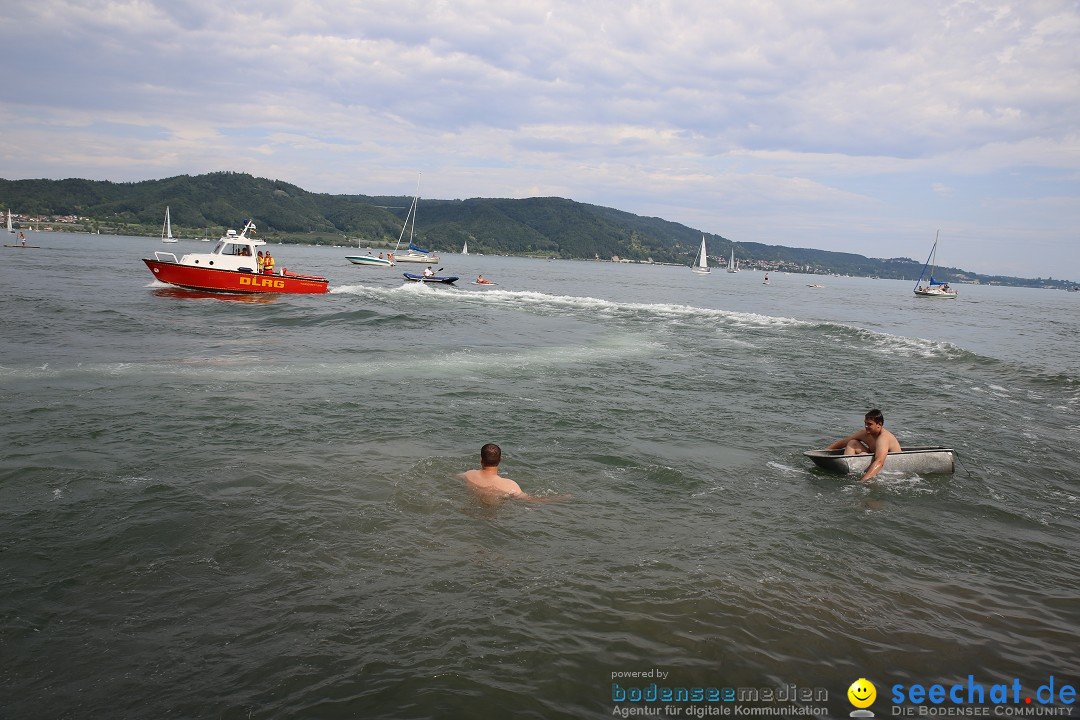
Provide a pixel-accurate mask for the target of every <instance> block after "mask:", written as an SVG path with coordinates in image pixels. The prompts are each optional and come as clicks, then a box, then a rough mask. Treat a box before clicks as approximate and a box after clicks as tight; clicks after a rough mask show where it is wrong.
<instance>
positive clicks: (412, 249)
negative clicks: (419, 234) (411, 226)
mask: <svg viewBox="0 0 1080 720" xmlns="http://www.w3.org/2000/svg"><path fill="white" fill-rule="evenodd" d="M409 251H410V252H417V253H423V254H424V255H430V254H431V251H430V250H425V249H424V248H421V247H416V245H413V244H412V243H409Z"/></svg>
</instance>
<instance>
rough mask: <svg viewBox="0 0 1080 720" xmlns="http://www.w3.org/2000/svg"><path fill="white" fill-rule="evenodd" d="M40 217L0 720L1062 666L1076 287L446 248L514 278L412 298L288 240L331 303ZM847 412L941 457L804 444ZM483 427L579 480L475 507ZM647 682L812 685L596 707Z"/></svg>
mask: <svg viewBox="0 0 1080 720" xmlns="http://www.w3.org/2000/svg"><path fill="white" fill-rule="evenodd" d="M31 240H32V242H33V243H34V244H38V245H41V246H42V247H41V248H40V249H36V250H17V249H10V248H4V249H3V250H4V252H3V253H2V255H0V298H2V304H3V305H2V306H3V312H2V313H0V406H2V407H3V418H4V426H3V438H4V440H3V445H2V448H3V449H2V450H0V573H2V575H0V578H2V582H0V616H2V619H3V622H2V629H0V652H2V657H3V662H2V664H0V717H3V718H9V717H10V718H31V717H42V718H45V717H48V718H83V717H110V718H149V717H177V718H210V717H213V718H284V717H296V718H301V717H302V718H452V717H461V718H482V719H486V718H492V719H494V718H507V717H515V718H516V717H523V718H590V717H595V718H601V717H612V716H613V713H620V712H621V711H622V710H626V709H628V708H633V709H636V710H638V711H641V712H645V711H652V710H655V711H657V712H663V713H667V716H675V715H677V716H681V717H689V716H698V717H701V716H705V715H706V714H707V713H712V712H716V713H720V712H723V711H725V710H726V711H728V712H729V713H730V712H732V711H733V709H738V708H744V709H745V708H760V709H764V710H768V711H773V712H774V716H785V717H787V716H790V717H795V716H800V712H804V711H805V712H811V713H813V714H817V715H819V716H834V717H847V716H848V714H849V712H850V711H852V710H853V706H852V704H851V703H850V702H849V700H848V696H847V690H848V687H849V686H850V685H851V684H852V683H853V682H854V681H855V680H857V679H859V678H866V679H868V680H870V681H871V682H872V683H873V684H874V685H875V686H876V688H877V700H876V702H875V704H874V705H873V708H872V710H873V711H876V713H877V716H878V717H884V716H888V715H891V714H894V713H895V712H896V710H897V708H893V707H891V706H892V705H893V704H894V703H893V700H892V699H891V698H892V696H893V694H894V692H895V690H894V689H893V688H894V686H897V685H900V686H902V689H903V688H910V687H911V686H913V685H923V686H926V687H929V686H930V685H933V684H935V683H940V684H943V685H944V686H946V687H949V686H951V685H954V684H959V683H963V684H964V685H965V690H964V692H965V693H966V692H967V690H966V688H967V684H968V683H969V682H974V683H981V684H982V685H985V686H986V688H987V689H988V690H989V688H990V687H991V686H993V685H995V684H1002V685H1007V686H1009V687H1010V688H1012V687H1013V683H1014V681H1015V682H1016V683H1017V684H1018V687H1021V688H1022V690H1020V691H1019V692H1020V693H1021V695H1020V696H1019V704H1012V705H1009V706H1008V708H1006V709H1009V710H1011V709H1017V710H1022V709H1023V706H1024V705H1025V703H1024V698H1027V697H1031V698H1033V699H1036V695H1035V693H1036V692H1037V691H1038V688H1039V687H1040V686H1043V685H1046V684H1047V683H1048V682H1049V680H1050V678H1051V676H1052V677H1053V679H1054V680H1053V682H1054V683H1055V687H1056V688H1057V689H1059V690H1060V688H1061V686H1062V685H1064V684H1071V685H1072V686H1074V687H1075V686H1077V685H1080V660H1078V659H1077V652H1076V647H1077V631H1078V628H1080V600H1078V598H1077V590H1076V587H1077V581H1078V578H1080V560H1078V557H1080V532H1078V531H1080V521H1078V514H1080V359H1078V357H1077V353H1076V346H1077V345H1076V337H1077V334H1078V332H1080V295H1077V294H1070V293H1065V292H1060V291H1049V290H1034V289H1021V288H1004V287H973V286H960V288H959V289H960V298H959V299H958V300H956V301H948V300H947V301H941V300H927V299H920V298H916V297H915V296H914V295H913V294H912V292H911V289H912V286H913V285H914V282H898V281H888V280H870V279H862V278H840V277H822V276H808V275H786V274H777V273H773V274H771V275H770V284H769V285H767V286H766V285H763V284H762V274H761V273H757V272H745V271H744V272H740V273H738V274H729V273H725V272H723V271H719V270H714V272H713V273H712V274H711V275H709V276H704V277H702V276H697V275H694V274H692V273H691V272H690V270H689V269H688V268H675V267H647V266H638V265H614V264H610V263H595V262H570V261H543V260H529V259H521V258H500V257H481V256H468V257H462V256H457V255H446V256H444V257H443V259H442V261H441V262H440V263H439V265H440V266H442V267H443V268H444V272H443V274H448V273H452V274H457V275H460V276H462V278H463V280H471V279H472V278H474V277H475V276H476V274H477V273H483V274H484V275H485V276H486V277H489V278H490V279H493V280H495V281H497V282H498V283H499V284H498V285H497V286H496V287H479V286H476V285H472V284H470V283H464V282H463V283H462V284H461V285H459V286H458V287H452V288H451V287H429V286H420V285H415V284H404V283H402V282H401V272H402V271H415V270H416V268H417V267H421V266H408V265H399V266H398V267H397V268H396V269H379V268H368V267H356V266H352V265H349V264H348V263H347V262H346V261H345V260H344V256H345V255H346V254H347V253H349V252H350V251H349V250H348V249H345V248H325V247H323V248H319V247H296V246H282V247H274V248H273V250H274V254H275V257H276V258H277V263H278V266H279V267H280V266H285V267H288V268H289V269H292V270H295V271H298V272H306V273H315V274H322V275H325V276H326V277H328V278H330V280H331V288H332V292H331V294H329V295H325V296H278V297H263V298H255V299H254V300H250V299H249V300H247V301H245V300H239V299H235V298H225V297H213V296H203V295H200V294H197V293H188V292H184V291H178V290H175V289H170V288H167V287H164V286H162V285H160V284H159V283H157V282H155V281H154V280H153V278H152V277H151V275H150V273H149V271H148V270H147V269H146V268H145V266H144V265H143V264H142V263H141V262H140V258H141V257H146V256H149V255H150V253H152V252H154V251H155V250H161V249H167V250H175V251H178V252H189V251H206V250H207V249H208V248H209V246H208V245H206V244H202V243H197V242H191V241H181V243H179V245H174V246H168V247H167V248H163V246H162V245H161V244H160V243H159V242H157V241H155V240H153V239H146V238H143V239H136V238H115V237H106V236H85V235H68V234H50V233H35V234H33V235H32V238H31ZM809 284H821V285H823V287H820V288H811V287H808V285H809ZM870 407H879V408H881V409H882V410H883V412H884V414H885V417H886V427H888V428H890V429H891V430H892V431H893V432H895V433H896V435H897V437H898V438H899V439H900V441H901V443H905V444H915V445H946V446H950V447H955V448H956V449H957V450H958V451H959V457H960V465H959V466H958V468H957V472H956V473H955V474H953V475H936V476H933V475H932V476H926V477H920V476H918V475H912V474H910V473H908V474H884V475H881V476H879V478H878V479H876V480H875V481H874V482H872V483H869V484H867V485H860V484H858V483H857V482H855V481H854V479H853V478H851V477H837V476H834V475H830V474H828V473H825V472H823V471H820V470H816V469H815V468H813V466H812V465H811V464H810V463H809V462H808V461H807V460H806V459H805V458H804V457H803V455H802V452H803V451H804V450H807V449H811V448H817V447H823V446H824V445H826V444H827V443H829V442H831V441H833V440H836V439H838V438H840V437H842V436H844V435H847V434H848V433H850V432H852V431H854V430H855V429H857V428H858V427H860V426H861V423H862V415H863V413H864V412H865V411H866V410H867V409H868V408H870ZM489 441H494V442H498V443H499V444H500V445H501V446H502V449H503V452H504V462H503V466H502V470H503V474H504V475H506V476H508V477H511V478H513V479H514V480H516V481H518V482H519V483H520V484H521V485H522V487H523V488H524V489H525V490H526V491H527V492H529V493H532V494H536V495H554V494H570V495H572V497H571V498H570V499H569V500H566V501H563V502H552V503H544V504H532V503H520V502H511V503H507V504H504V505H503V506H501V507H498V508H490V507H486V506H483V505H481V504H479V503H478V502H477V501H476V500H475V499H474V498H472V497H471V496H470V495H469V493H468V492H467V491H466V489H465V488H464V487H463V485H462V483H461V482H460V481H459V480H457V479H456V478H455V475H456V474H457V473H459V472H461V471H463V470H466V469H469V468H471V467H476V466H477V463H478V451H479V448H480V446H481V445H482V444H484V443H485V442H489ZM656 671H659V672H660V673H663V675H657V673H656ZM628 673H653V674H652V676H650V675H647V674H646V675H640V674H639V675H637V676H633V675H628ZM969 676H971V680H970V681H969ZM613 684H614V686H613ZM651 684H656V685H657V686H658V687H659V688H660V689H661V690H663V688H680V687H682V688H706V689H707V688H774V689H775V688H784V689H787V688H791V686H795V687H796V688H798V689H799V691H801V690H802V689H818V690H820V691H823V692H825V693H826V694H827V699H826V698H822V697H820V696H819V697H817V698H816V699H815V700H813V701H806V700H800V701H799V702H798V703H796V704H792V703H790V702H786V700H783V701H782V699H780V693H777V695H776V697H774V698H773V699H772V700H762V699H761V698H760V697H759V700H758V701H755V702H743V703H732V702H724V701H723V700H708V699H705V700H702V701H679V702H673V703H660V702H645V701H639V702H633V701H630V700H627V701H621V700H620V699H619V697H618V696H619V693H620V692H626V691H627V690H629V692H630V693H631V694H633V693H634V692H635V690H634V688H638V689H644V690H643V692H648V688H649V686H650V685H651ZM1010 692H1011V690H1010ZM1011 700H1012V698H1011V696H1010V702H1011ZM987 703H989V698H987ZM1055 703H1056V706H1057V707H1064V708H1071V709H1072V711H1073V714H1074V716H1075V715H1076V714H1077V713H1078V712H1080V711H1078V709H1077V708H1076V705H1075V703H1071V704H1070V703H1068V702H1064V703H1063V702H1061V700H1060V698H1058V699H1057V700H1055ZM1035 707H1036V709H1038V708H1041V707H1042V706H1041V704H1040V702H1038V700H1037V699H1036V702H1035ZM899 709H900V710H903V709H917V706H915V705H911V704H910V703H907V704H906V705H905V706H904V707H901V708H899ZM954 709H955V708H954ZM998 709H1001V708H998ZM695 714H696V715H695Z"/></svg>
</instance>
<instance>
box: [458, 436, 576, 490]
mask: <svg viewBox="0 0 1080 720" xmlns="http://www.w3.org/2000/svg"><path fill="white" fill-rule="evenodd" d="M501 462H502V450H501V449H500V448H499V446H498V445H496V444H495V443H488V444H487V445H485V446H484V447H482V448H480V469H479V470H469V471H467V472H463V473H461V474H460V475H458V477H459V478H462V479H463V480H465V482H466V484H467V485H468V486H469V489H470V490H472V491H473V492H475V493H476V494H477V495H478V496H479V497H480V499H481V500H482V501H484V502H486V503H496V502H498V501H500V500H506V499H514V500H527V501H529V502H551V501H553V500H563V499H564V498H566V497H567V496H566V495H559V496H557V497H537V496H535V495H529V494H528V493H526V492H525V491H524V490H522V489H521V486H520V485H518V484H517V483H516V482H514V481H513V480H511V479H510V478H505V477H501V476H500V475H499V463H501Z"/></svg>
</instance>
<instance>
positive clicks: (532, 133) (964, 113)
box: [0, 0, 1080, 280]
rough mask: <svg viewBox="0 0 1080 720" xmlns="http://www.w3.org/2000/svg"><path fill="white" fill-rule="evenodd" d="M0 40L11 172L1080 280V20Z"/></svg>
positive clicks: (512, 18)
mask: <svg viewBox="0 0 1080 720" xmlns="http://www.w3.org/2000/svg"><path fill="white" fill-rule="evenodd" d="M0 28H2V30H3V35H4V46H3V57H4V62H3V68H4V70H3V72H2V73H0V77H3V83H2V85H0V87H2V92H0V177H4V178H7V179H21V178H39V177H43V178H66V177H80V178H91V179H100V180H115V181H129V180H145V179H152V178H163V177H169V176H172V175H178V174H183V173H188V174H197V173H204V172H211V171H216V170H236V171H244V172H249V173H252V174H254V175H258V176H262V177H268V178H274V179H280V180H285V181H288V182H292V183H295V184H296V185H299V186H301V187H303V188H305V189H308V190H312V191H317V192H328V193H363V194H401V195H409V194H411V193H412V192H413V189H414V187H415V184H416V179H417V173H420V172H422V173H423V181H422V186H421V195H422V196H424V197H429V198H467V197H514V198H520V197H531V196H560V197H566V198H571V199H573V200H578V201H581V202H587V203H594V204H597V205H605V206H609V207H615V208H619V209H621V210H626V211H629V212H633V213H637V214H640V215H655V216H659V217H663V218H665V219H668V220H673V221H676V222H681V223H684V224H686V225H689V226H691V227H694V228H698V229H701V230H704V231H707V232H712V233H719V234H721V235H723V236H725V237H728V238H730V239H732V240H735V241H745V242H762V243H768V244H781V245H792V246H797V247H815V248H822V249H829V250H841V251H850V252H858V253H861V254H864V255H868V256H871V257H910V258H914V259H917V260H919V261H920V262H921V261H922V260H924V259H925V258H926V255H927V253H928V252H929V249H930V245H931V243H932V242H933V238H934V233H935V231H937V230H938V229H940V230H941V238H942V245H941V246H940V248H939V261H941V262H943V263H945V264H949V265H956V266H960V267H964V268H967V269H970V270H974V271H977V272H985V273H1002V274H1009V275H1021V276H1026V277H1037V276H1039V277H1058V278H1067V279H1076V280H1080V242H1078V240H1080V231H1078V228H1080V50H1078V48H1080V5H1078V3H1077V2H1076V0H1024V1H1023V2H1004V1H1002V2H994V1H991V0H911V1H910V2H900V3H884V2H876V1H874V0H863V1H862V2H859V1H858V0H784V1H781V0H776V1H772V0H762V1H756V0H739V1H738V2H733V1H728V0H682V1H678V0H668V1H665V0H583V1H579V2H560V1H556V0H528V2H513V1H512V0H510V1H508V0H460V1H449V0H432V1H429V2H419V1H416V0H292V1H285V0H226V2H221V0H7V2H3V3H0ZM2 202H3V199H2V198H0V203H2Z"/></svg>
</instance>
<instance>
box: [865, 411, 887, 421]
mask: <svg viewBox="0 0 1080 720" xmlns="http://www.w3.org/2000/svg"><path fill="white" fill-rule="evenodd" d="M866 419H867V420H873V421H874V422H876V423H877V424H878V425H884V424H885V416H884V415H882V414H881V411H880V410H878V409H877V408H874V409H873V410H868V411H867V413H866Z"/></svg>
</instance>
